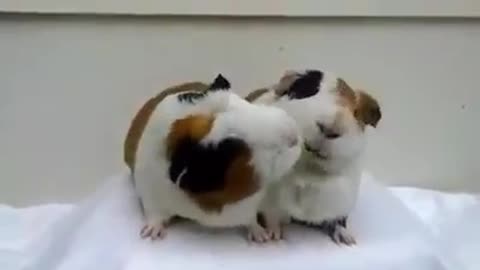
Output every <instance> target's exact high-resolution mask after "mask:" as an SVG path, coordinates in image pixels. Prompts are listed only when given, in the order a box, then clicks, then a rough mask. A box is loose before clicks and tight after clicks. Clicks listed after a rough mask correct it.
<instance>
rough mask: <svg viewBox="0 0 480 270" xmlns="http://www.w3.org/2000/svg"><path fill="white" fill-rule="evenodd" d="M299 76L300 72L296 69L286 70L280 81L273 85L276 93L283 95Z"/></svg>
mask: <svg viewBox="0 0 480 270" xmlns="http://www.w3.org/2000/svg"><path fill="white" fill-rule="evenodd" d="M298 77H299V74H298V72H296V71H294V70H287V71H285V73H283V76H282V77H281V78H280V80H279V81H278V83H277V84H275V85H274V86H273V90H274V91H275V94H276V95H277V96H283V95H284V94H285V93H286V92H287V91H288V90H289V89H290V86H292V84H293V83H294V82H295V81H296V80H297V79H298Z"/></svg>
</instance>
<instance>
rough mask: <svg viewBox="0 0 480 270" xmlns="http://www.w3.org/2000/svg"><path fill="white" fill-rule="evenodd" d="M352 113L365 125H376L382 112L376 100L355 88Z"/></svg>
mask: <svg viewBox="0 0 480 270" xmlns="http://www.w3.org/2000/svg"><path fill="white" fill-rule="evenodd" d="M355 93H356V103H355V110H354V115H355V118H357V120H358V121H360V122H361V123H363V124H365V125H371V126H372V127H376V126H377V124H378V122H379V121H380V119H381V118H382V112H381V110H380V105H379V104H378V102H377V100H376V99H374V98H373V97H372V96H370V95H369V94H367V93H365V92H364V91H361V90H357V91H355Z"/></svg>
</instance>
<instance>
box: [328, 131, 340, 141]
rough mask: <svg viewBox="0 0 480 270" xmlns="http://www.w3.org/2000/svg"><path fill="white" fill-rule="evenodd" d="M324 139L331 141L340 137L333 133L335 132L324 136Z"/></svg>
mask: <svg viewBox="0 0 480 270" xmlns="http://www.w3.org/2000/svg"><path fill="white" fill-rule="evenodd" d="M325 137H326V138H327V139H332V140H333V139H336V138H338V137H340V134H338V133H335V132H331V133H327V134H325Z"/></svg>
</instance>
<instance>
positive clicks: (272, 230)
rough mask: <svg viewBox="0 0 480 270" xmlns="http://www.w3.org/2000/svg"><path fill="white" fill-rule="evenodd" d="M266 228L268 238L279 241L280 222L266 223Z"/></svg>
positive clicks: (281, 230)
mask: <svg viewBox="0 0 480 270" xmlns="http://www.w3.org/2000/svg"><path fill="white" fill-rule="evenodd" d="M266 230H267V232H268V236H269V238H270V240H273V241H280V240H282V239H283V228H282V226H281V225H280V224H268V226H267V229H266Z"/></svg>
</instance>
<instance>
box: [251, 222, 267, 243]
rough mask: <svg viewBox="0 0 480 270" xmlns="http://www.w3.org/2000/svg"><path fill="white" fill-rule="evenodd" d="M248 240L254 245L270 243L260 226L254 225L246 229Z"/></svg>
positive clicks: (265, 231)
mask: <svg viewBox="0 0 480 270" xmlns="http://www.w3.org/2000/svg"><path fill="white" fill-rule="evenodd" d="M248 240H249V241H250V242H254V243H266V242H268V241H270V235H269V232H268V231H267V230H265V229H264V228H263V227H262V226H260V225H254V226H251V227H249V228H248Z"/></svg>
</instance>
